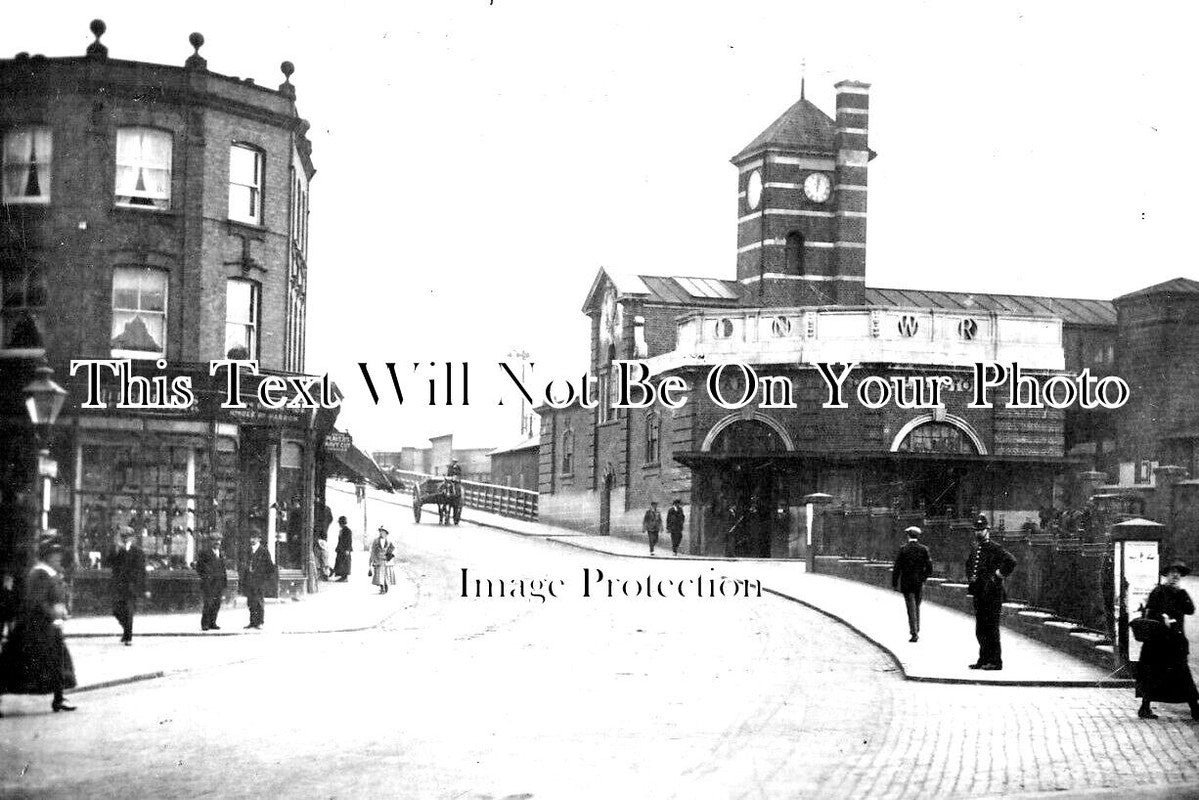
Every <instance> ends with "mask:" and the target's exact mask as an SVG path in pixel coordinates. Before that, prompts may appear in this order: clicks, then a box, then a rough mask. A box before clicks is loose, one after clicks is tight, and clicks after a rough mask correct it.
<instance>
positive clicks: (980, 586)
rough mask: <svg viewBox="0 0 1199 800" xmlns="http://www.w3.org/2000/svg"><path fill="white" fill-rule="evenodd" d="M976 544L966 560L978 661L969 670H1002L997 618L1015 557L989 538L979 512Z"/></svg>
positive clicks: (1014, 563) (984, 520)
mask: <svg viewBox="0 0 1199 800" xmlns="http://www.w3.org/2000/svg"><path fill="white" fill-rule="evenodd" d="M974 538H975V542H976V546H975V548H974V552H973V553H971V554H970V558H969V559H968V560H967V561H966V578H967V580H968V581H969V584H968V588H967V589H966V594H968V595H970V596H971V597H973V598H974V635H975V638H977V639H978V661H976V662H975V663H973V664H971V665H970V669H983V670H996V669H1003V651H1002V650H1001V649H1000V645H999V618H1000V616H1002V614H1003V601H1004V600H1006V599H1007V592H1006V591H1005V590H1004V587H1003V581H1004V579H1005V578H1006V577H1007V576H1009V575H1011V574H1012V571H1013V570H1015V569H1016V558H1015V557H1014V556H1013V555H1012V554H1011V553H1009V552H1008V551H1007V550H1004V549H1003V546H1002V545H1000V544H999V543H997V542H993V541H991V531H990V526H989V525H988V523H987V517H986V515H984V514H979V515H978V518H977V519H976V520H975V521H974Z"/></svg>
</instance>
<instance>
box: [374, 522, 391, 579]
mask: <svg viewBox="0 0 1199 800" xmlns="http://www.w3.org/2000/svg"><path fill="white" fill-rule="evenodd" d="M395 555H396V546H395V545H394V544H392V543H391V542H390V541H389V540H388V538H387V528H384V527H382V526H380V528H379V536H378V538H376V539H375V541H373V542H371V583H373V584H374V585H375V586H378V587H379V594H387V590H388V588H389V587H391V586H395V582H396V573H395V568H394V567H393V566H392V562H393V561H394V560H395Z"/></svg>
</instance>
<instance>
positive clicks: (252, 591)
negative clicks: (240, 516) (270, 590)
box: [241, 530, 275, 630]
mask: <svg viewBox="0 0 1199 800" xmlns="http://www.w3.org/2000/svg"><path fill="white" fill-rule="evenodd" d="M274 577H275V564H274V562H273V561H271V555H270V553H268V552H267V551H266V547H265V546H264V545H263V544H262V532H261V531H259V530H254V531H252V532H251V533H250V557H249V559H247V561H246V567H245V569H244V570H242V574H241V586H242V594H244V595H245V596H246V605H247V606H248V607H249V609H250V624H249V625H247V626H246V627H247V628H253V629H254V630H258V629H260V628H261V627H262V623H263V622H265V621H266V608H265V605H264V602H263V598H265V597H266V590H267V585H268V584H269V583H270V582H271V581H272V580H274Z"/></svg>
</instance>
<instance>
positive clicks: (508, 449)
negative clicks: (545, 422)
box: [487, 434, 541, 456]
mask: <svg viewBox="0 0 1199 800" xmlns="http://www.w3.org/2000/svg"><path fill="white" fill-rule="evenodd" d="M540 446H541V435H540V434H537V435H534V436H528V437H526V438H524V439H521V440H520V441H519V442H516V443H515V444H510V445H506V446H504V447H497V448H496V449H494V450H492V451H491V452H490V453H488V454H487V455H489V456H498V455H502V454H503V453H516V452H519V451H521V450H532V449H533V448H535V447H540Z"/></svg>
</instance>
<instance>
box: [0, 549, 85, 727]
mask: <svg viewBox="0 0 1199 800" xmlns="http://www.w3.org/2000/svg"><path fill="white" fill-rule="evenodd" d="M62 556H63V550H62V548H61V547H59V546H58V545H49V546H46V547H43V549H42V551H41V552H40V553H39V560H38V563H37V564H35V565H34V567H33V569H31V570H30V571H29V576H28V577H27V578H26V579H25V592H24V595H23V596H22V598H21V606H20V608H19V610H18V611H17V617H16V619H15V621H14V624H13V626H12V631H11V632H10V633H9V636H8V640H7V641H6V642H5V643H4V650H3V651H0V695H5V694H50V695H53V696H54V699H53V700H52V701H51V703H50V708H51V709H53V710H54V711H55V712H58V711H74V710H75V706H71V705H67V703H66V702H65V701H64V699H63V696H62V695H63V692H64V691H66V690H67V689H74V688H75V664H74V662H72V661H71V653H70V651H69V650H67V645H66V642H65V641H64V640H63V634H62V625H63V621H64V620H65V619H66V617H67V587H66V584H65V583H64V582H63V578H62Z"/></svg>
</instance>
